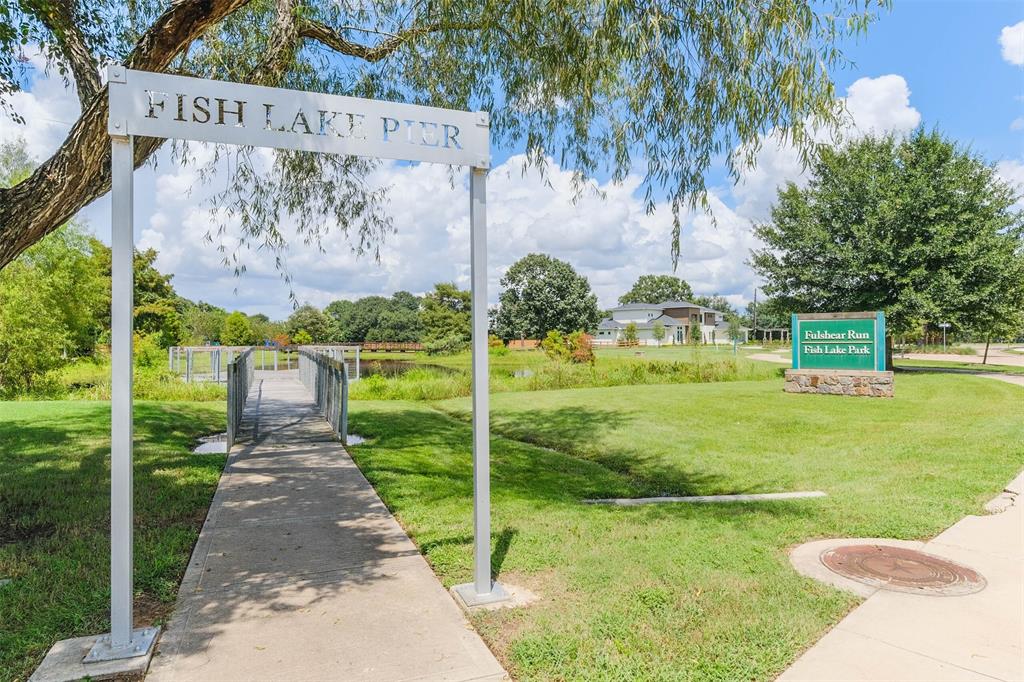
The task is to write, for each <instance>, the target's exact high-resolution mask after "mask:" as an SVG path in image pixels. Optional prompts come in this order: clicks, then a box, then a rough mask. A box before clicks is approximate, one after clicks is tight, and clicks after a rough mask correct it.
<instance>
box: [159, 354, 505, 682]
mask: <svg viewBox="0 0 1024 682" xmlns="http://www.w3.org/2000/svg"><path fill="white" fill-rule="evenodd" d="M294 374H295V373H294V372H278V373H274V374H270V373H268V375H269V376H266V377H262V378H261V377H260V373H257V381H256V382H255V384H256V385H255V386H254V388H253V391H252V393H250V395H249V398H248V402H247V405H246V410H245V419H244V423H243V425H242V433H243V438H245V439H247V440H245V441H244V442H242V443H240V444H239V445H236V446H235V448H234V449H233V450H232V453H231V457H230V459H229V462H228V466H227V467H226V469H225V472H224V474H223V476H222V477H221V481H220V485H219V486H218V488H217V493H216V495H215V497H214V500H213V504H212V505H211V508H210V512H209V516H208V517H207V520H206V524H205V525H204V526H203V530H202V533H201V534H200V537H199V541H198V543H197V545H196V548H195V551H194V553H193V555H192V560H191V561H190V563H189V566H188V570H187V572H186V574H185V578H184V580H183V582H182V585H181V590H180V592H179V595H178V603H177V606H176V608H175V612H174V616H173V617H172V619H171V622H170V624H169V625H168V627H167V629H166V631H165V633H164V635H163V637H162V638H161V641H160V643H159V651H158V655H157V656H155V657H154V659H153V663H152V665H151V666H150V673H149V676H148V679H149V680H150V681H151V682H171V681H185V680H189V681H192V680H217V681H218V682H225V681H229V680H289V681H293V680H374V681H380V680H413V679H415V680H500V679H505V677H506V676H505V673H504V671H503V669H502V667H501V665H499V663H498V661H497V660H496V659H495V658H494V656H493V655H492V654H491V652H490V651H489V650H488V649H487V646H486V645H485V644H484V642H483V640H481V639H480V636H479V635H477V633H476V632H475V631H474V630H473V629H472V627H471V626H470V625H469V623H468V622H467V621H466V619H465V617H464V616H463V614H462V612H461V611H460V610H459V608H458V607H457V606H456V604H455V602H454V601H453V600H452V599H451V597H450V596H449V595H448V593H447V592H446V591H445V590H444V588H443V587H442V585H441V584H440V582H439V581H438V580H437V577H436V576H435V575H434V573H433V572H432V571H431V570H430V567H429V566H428V565H427V563H426V561H425V560H424V559H423V557H422V556H421V555H420V553H419V552H418V551H417V549H416V547H415V545H413V543H412V541H411V540H410V539H409V537H408V536H407V535H406V534H405V532H404V531H403V530H402V528H401V527H400V526H399V525H398V523H397V522H396V521H395V519H394V517H393V516H392V515H391V514H390V513H389V512H388V510H387V508H386V507H385V506H384V504H383V503H382V502H381V501H380V499H379V498H378V497H377V494H376V492H375V491H374V490H373V488H372V487H371V486H370V484H369V483H368V482H367V481H366V479H365V478H364V477H363V475H362V474H361V473H360V471H359V469H358V468H357V467H356V466H355V464H354V463H353V462H352V460H351V459H350V458H349V456H348V454H347V453H346V452H345V450H344V449H343V448H342V446H341V444H340V443H338V442H337V441H336V440H335V439H334V437H333V434H332V432H331V430H330V427H329V426H328V425H327V423H326V421H325V420H324V419H323V418H322V417H320V415H319V414H317V413H316V411H315V408H314V406H313V404H312V403H311V400H310V398H309V396H308V395H307V393H306V391H305V389H304V387H303V386H302V384H301V383H300V382H299V381H298V378H297V377H296V376H294Z"/></svg>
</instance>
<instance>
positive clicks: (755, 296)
mask: <svg viewBox="0 0 1024 682" xmlns="http://www.w3.org/2000/svg"><path fill="white" fill-rule="evenodd" d="M754 341H757V287H754Z"/></svg>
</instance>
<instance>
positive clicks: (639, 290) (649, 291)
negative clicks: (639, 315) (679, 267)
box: [619, 275, 693, 305]
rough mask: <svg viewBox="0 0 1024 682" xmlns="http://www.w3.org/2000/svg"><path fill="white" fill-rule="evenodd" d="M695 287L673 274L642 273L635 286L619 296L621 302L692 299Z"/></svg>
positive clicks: (621, 303) (659, 301)
mask: <svg viewBox="0 0 1024 682" xmlns="http://www.w3.org/2000/svg"><path fill="white" fill-rule="evenodd" d="M692 299H693V289H691V288H690V285H689V284H687V283H686V280H684V279H682V278H679V277H675V276H673V275H640V277H639V278H638V279H637V280H636V283H635V284H633V288H632V289H630V290H629V291H627V292H626V293H624V294H623V295H622V296H619V304H620V305H625V304H627V303H661V302H663V301H690V300H692Z"/></svg>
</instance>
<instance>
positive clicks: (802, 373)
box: [783, 369, 894, 398]
mask: <svg viewBox="0 0 1024 682" xmlns="http://www.w3.org/2000/svg"><path fill="white" fill-rule="evenodd" d="M783 390H784V391H786V393H825V394H830V395H863V396H868V397H873V398H891V397H893V392H894V384H893V381H892V372H874V371H868V370H853V369H787V370H786V384H785V386H784V387H783Z"/></svg>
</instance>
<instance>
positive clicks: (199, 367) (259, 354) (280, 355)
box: [167, 346, 298, 383]
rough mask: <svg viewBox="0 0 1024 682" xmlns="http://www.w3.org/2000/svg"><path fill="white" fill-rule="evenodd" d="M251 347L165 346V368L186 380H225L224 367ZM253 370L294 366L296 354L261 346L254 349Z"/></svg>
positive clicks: (190, 381)
mask: <svg viewBox="0 0 1024 682" xmlns="http://www.w3.org/2000/svg"><path fill="white" fill-rule="evenodd" d="M249 348H250V346H171V347H170V348H168V349H167V369H169V370H170V371H172V372H174V373H176V374H178V375H180V376H181V377H182V378H183V379H184V380H185V382H186V383H192V382H193V381H212V382H215V383H224V382H225V380H226V378H227V377H226V372H225V369H226V367H227V365H228V364H229V363H230V362H231V361H232V360H234V358H235V356H236V355H238V354H239V353H242V352H244V351H245V350H247V349H249ZM253 363H254V365H255V368H256V371H263V372H269V371H274V372H277V371H281V370H291V369H295V368H296V365H297V363H298V360H297V358H296V357H295V353H293V352H292V351H291V350H289V349H288V348H286V347H281V348H279V347H277V346H261V347H258V348H253Z"/></svg>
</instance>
